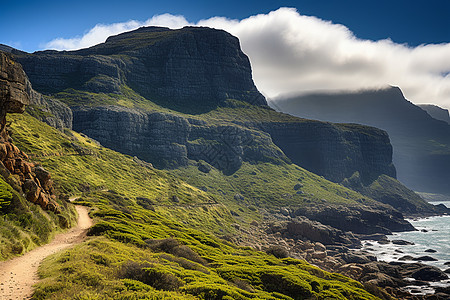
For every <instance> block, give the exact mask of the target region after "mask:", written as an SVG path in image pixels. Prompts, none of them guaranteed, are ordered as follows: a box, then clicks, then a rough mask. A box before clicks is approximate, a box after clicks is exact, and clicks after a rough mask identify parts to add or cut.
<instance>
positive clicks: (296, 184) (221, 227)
mask: <svg viewBox="0 0 450 300" xmlns="http://www.w3.org/2000/svg"><path fill="white" fill-rule="evenodd" d="M11 127H12V131H13V138H14V141H15V143H16V145H17V146H18V147H19V148H20V149H22V150H23V151H26V152H27V153H29V155H30V157H31V158H32V159H33V160H35V161H38V162H39V163H41V164H42V165H43V166H44V167H45V168H46V169H48V170H49V171H50V172H51V173H52V176H53V178H54V180H55V184H56V187H57V189H58V190H60V191H61V192H62V193H65V194H67V196H69V195H79V196H80V197H79V198H78V199H77V200H75V203H78V204H81V205H86V206H89V207H91V209H92V210H91V216H92V217H93V218H94V221H95V225H94V226H93V227H92V228H91V229H90V231H89V236H90V237H89V238H88V240H87V241H86V242H84V243H82V244H80V245H78V246H76V247H74V248H72V249H70V250H66V251H63V252H60V253H57V254H55V255H53V256H50V257H49V258H47V259H46V260H45V261H44V264H43V265H42V267H41V268H40V271H39V272H40V276H41V277H42V278H43V280H42V281H41V282H40V283H39V284H38V285H37V290H36V292H35V295H34V298H35V299H67V298H71V299H307V298H317V299H330V298H334V299H377V298H376V297H375V296H374V295H372V294H370V293H369V292H367V291H366V290H364V287H363V286H362V285H361V284H360V283H358V282H356V281H353V280H351V279H349V278H347V277H344V276H342V275H339V274H334V273H328V272H325V271H322V270H320V269H318V268H316V267H314V266H312V265H310V264H308V263H306V262H305V261H301V260H295V259H292V258H288V257H285V255H283V253H281V252H279V251H276V249H274V251H272V252H270V251H269V253H265V252H260V251H255V250H253V249H251V248H248V247H238V246H236V245H234V244H231V243H229V242H227V241H225V240H222V239H219V238H217V237H216V236H215V235H213V233H215V234H220V235H226V234H235V233H236V229H235V228H234V227H233V226H232V224H234V223H236V222H241V223H246V222H249V221H250V220H253V219H256V218H258V215H259V210H260V209H261V208H262V207H269V206H270V205H269V203H270V202H271V201H272V200H275V199H281V200H279V201H280V202H274V204H273V206H274V207H275V206H278V205H280V204H281V205H284V204H293V203H297V204H298V205H303V204H305V203H308V202H307V201H316V200H317V199H319V200H320V199H321V198H324V199H325V198H326V199H329V201H335V202H339V203H357V202H356V199H359V198H361V197H362V196H361V195H359V194H357V193H354V192H350V191H349V190H347V189H345V188H344V187H341V186H339V185H335V184H331V183H329V182H328V181H326V180H324V179H322V178H320V177H318V176H315V175H312V174H311V173H308V172H307V171H305V170H303V169H301V168H298V167H297V166H294V165H284V166H280V167H278V168H272V167H271V166H270V165H269V164H260V165H251V164H245V165H244V167H243V168H241V170H239V171H238V172H237V173H236V175H237V177H234V176H232V175H231V176H224V175H223V174H222V175H220V174H221V173H219V172H218V171H217V170H215V169H212V170H211V171H210V173H209V174H208V175H207V176H206V177H205V178H203V179H198V180H194V179H192V183H195V186H196V187H195V186H193V185H191V184H189V182H188V183H186V182H184V181H182V180H180V179H179V178H180V177H184V178H186V179H189V176H188V175H189V174H192V175H193V176H194V168H196V167H194V166H190V167H187V168H186V169H183V170H179V171H174V172H173V173H168V172H167V171H160V170H156V169H153V168H152V167H151V166H150V165H148V164H146V163H145V162H142V161H140V160H138V159H135V158H133V157H129V156H126V155H122V154H119V153H116V152H114V151H111V150H109V149H106V148H103V147H101V146H99V145H98V144H96V143H95V141H92V140H90V139H88V138H87V137H85V136H82V135H79V134H77V133H74V132H71V131H65V132H64V133H63V132H60V131H57V130H55V129H53V128H51V127H49V126H47V125H45V124H43V123H41V122H39V121H37V120H35V119H34V118H32V117H31V116H29V115H26V114H25V115H15V116H13V119H12V125H11ZM190 172H192V173H190ZM267 172H272V174H267ZM278 172H279V173H278ZM197 174H198V173H197ZM255 174H259V175H258V176H257V175H255ZM274 175H275V176H274ZM265 176H270V177H271V178H272V179H273V178H277V179H276V180H275V181H272V182H270V183H269V182H268V179H266V177H265ZM256 178H259V179H256ZM286 179H287V180H286ZM299 179H300V180H299ZM278 180H279V181H278ZM266 181H267V182H266ZM213 182H216V183H215V184H213ZM252 182H255V183H252ZM281 182H286V183H284V185H280V186H279V187H277V185H278V184H281ZM253 185H256V186H255V187H253V188H251V187H252V186H253ZM263 185H265V186H266V187H265V189H264V190H263V191H264V192H266V191H267V192H268V193H267V195H265V196H264V197H262V196H261V197H259V198H258V196H257V195H264V193H261V192H259V193H258V191H257V189H258V188H262V187H263ZM237 189H238V190H239V191H240V196H236V194H235V191H236V190H237ZM220 190H222V192H221V191H220ZM298 192H302V193H305V194H304V195H303V194H302V193H298ZM280 193H281V194H287V193H288V194H290V195H291V197H285V198H283V197H281V198H280V197H279V195H280ZM294 195H295V196H294ZM302 195H303V196H302ZM241 197H242V198H241ZM242 199H243V200H242ZM327 201H328V200H327ZM367 201H370V200H369V199H367ZM29 206H30V207H34V209H38V208H37V207H36V206H34V205H32V204H29ZM232 210H236V211H239V213H240V214H241V216H242V218H237V217H236V215H235V214H236V213H234V214H233V212H232ZM52 217H55V218H56V216H52Z"/></svg>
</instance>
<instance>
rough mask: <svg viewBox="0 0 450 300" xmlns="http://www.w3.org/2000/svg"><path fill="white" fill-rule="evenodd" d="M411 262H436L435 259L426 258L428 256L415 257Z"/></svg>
mask: <svg viewBox="0 0 450 300" xmlns="http://www.w3.org/2000/svg"><path fill="white" fill-rule="evenodd" d="M413 260H416V261H437V259H436V258H434V257H431V256H428V255H424V256H420V257H415V258H413Z"/></svg>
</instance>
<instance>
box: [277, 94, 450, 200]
mask: <svg viewBox="0 0 450 300" xmlns="http://www.w3.org/2000/svg"><path fill="white" fill-rule="evenodd" d="M274 106H276V107H277V110H279V111H283V112H286V113H290V114H292V115H295V116H298V117H304V118H311V119H316V120H321V121H329V122H346V123H347V122H349V123H360V124H365V125H369V126H375V127H377V128H381V129H383V130H385V131H386V132H388V134H389V137H390V139H391V142H392V145H393V149H394V153H393V161H394V164H395V166H396V168H397V176H398V179H399V180H400V181H401V182H403V183H404V184H406V185H407V186H408V187H410V188H412V189H414V190H417V191H423V192H431V193H444V194H448V193H450V186H449V184H448V178H450V126H449V125H448V124H446V123H445V122H442V121H439V120H436V119H434V118H432V117H431V116H430V115H429V114H427V113H426V112H425V111H424V110H423V109H421V108H419V107H417V106H416V105H414V104H412V103H411V102H409V101H408V100H406V99H405V97H404V96H403V94H402V92H401V90H400V89H399V88H396V87H391V88H388V89H385V90H376V91H363V92H354V93H352V92H348V93H345V92H342V93H336V94H311V95H304V96H299V97H293V98H290V99H284V100H281V99H280V101H276V102H274Z"/></svg>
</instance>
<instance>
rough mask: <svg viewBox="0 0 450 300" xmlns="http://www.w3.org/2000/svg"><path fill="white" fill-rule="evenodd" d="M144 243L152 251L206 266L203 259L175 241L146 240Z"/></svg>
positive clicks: (170, 239)
mask: <svg viewBox="0 0 450 300" xmlns="http://www.w3.org/2000/svg"><path fill="white" fill-rule="evenodd" d="M145 242H146V243H147V245H148V247H149V248H150V249H152V250H153V251H156V252H158V251H161V252H166V253H170V254H172V255H175V256H178V257H183V258H186V259H188V260H191V261H194V262H197V263H199V264H202V265H206V261H205V260H204V259H203V258H201V257H200V256H199V255H198V254H197V253H196V252H194V251H193V250H192V249H191V248H189V247H188V246H186V245H180V243H179V242H178V241H177V240H176V239H172V238H169V239H163V240H146V241H145Z"/></svg>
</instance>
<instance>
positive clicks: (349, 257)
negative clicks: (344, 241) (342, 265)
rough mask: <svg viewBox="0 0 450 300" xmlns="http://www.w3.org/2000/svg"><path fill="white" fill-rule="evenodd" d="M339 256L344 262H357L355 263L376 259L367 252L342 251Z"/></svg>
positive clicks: (364, 262)
mask: <svg viewBox="0 0 450 300" xmlns="http://www.w3.org/2000/svg"><path fill="white" fill-rule="evenodd" d="M340 257H341V258H342V259H343V260H344V261H345V262H346V263H357V264H366V263H369V262H372V261H376V260H377V258H376V257H375V256H373V255H370V254H367V253H361V252H360V253H356V252H353V253H343V254H341V255H340Z"/></svg>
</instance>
